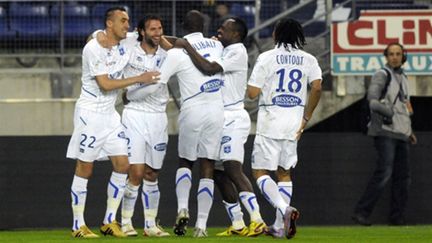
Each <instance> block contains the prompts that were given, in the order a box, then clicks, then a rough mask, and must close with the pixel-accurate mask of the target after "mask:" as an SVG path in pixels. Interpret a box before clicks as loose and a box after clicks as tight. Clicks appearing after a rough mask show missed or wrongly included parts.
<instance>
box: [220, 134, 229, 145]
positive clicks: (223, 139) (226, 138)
mask: <svg viewBox="0 0 432 243" xmlns="http://www.w3.org/2000/svg"><path fill="white" fill-rule="evenodd" d="M229 141H231V137H230V136H223V137H222V141H221V144H224V143H228V142H229Z"/></svg>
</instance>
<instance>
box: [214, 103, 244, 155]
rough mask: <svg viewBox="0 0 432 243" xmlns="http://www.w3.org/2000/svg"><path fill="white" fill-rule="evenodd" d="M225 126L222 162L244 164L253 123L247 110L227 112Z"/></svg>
mask: <svg viewBox="0 0 432 243" xmlns="http://www.w3.org/2000/svg"><path fill="white" fill-rule="evenodd" d="M224 115H225V124H224V127H223V131H222V140H221V150H220V160H222V161H227V160H231V161H232V160H233V161H238V162H240V163H243V160H244V144H245V143H246V141H247V139H248V136H249V130H250V126H251V121H250V118H249V114H248V113H247V111H246V110H244V109H242V110H237V111H225V112H224Z"/></svg>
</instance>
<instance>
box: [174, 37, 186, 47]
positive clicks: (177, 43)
mask: <svg viewBox="0 0 432 243" xmlns="http://www.w3.org/2000/svg"><path fill="white" fill-rule="evenodd" d="M186 44H187V40H186V39H183V38H178V39H177V40H176V41H175V42H174V47H175V48H184V47H185V46H186Z"/></svg>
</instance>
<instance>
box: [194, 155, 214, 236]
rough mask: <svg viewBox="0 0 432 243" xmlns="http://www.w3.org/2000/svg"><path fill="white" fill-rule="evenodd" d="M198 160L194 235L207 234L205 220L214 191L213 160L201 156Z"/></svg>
mask: <svg viewBox="0 0 432 243" xmlns="http://www.w3.org/2000/svg"><path fill="white" fill-rule="evenodd" d="M199 161H200V181H199V184H198V192H197V202H198V216H197V221H196V223H195V231H194V237H206V236H207V220H208V216H209V213H210V209H211V207H212V205H213V193H214V181H213V172H214V163H215V161H214V160H210V159H207V158H201V159H199Z"/></svg>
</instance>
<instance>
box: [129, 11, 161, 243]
mask: <svg viewBox="0 0 432 243" xmlns="http://www.w3.org/2000/svg"><path fill="white" fill-rule="evenodd" d="M137 29H138V30H137V34H138V38H136V36H133V37H132V49H131V56H130V60H129V64H128V65H127V66H126V68H125V70H124V75H125V77H131V76H135V75H137V74H139V73H142V72H148V71H155V70H160V67H161V65H162V63H163V62H164V60H165V58H166V51H165V50H164V49H162V48H161V47H160V46H159V43H160V41H161V37H162V34H163V29H162V21H161V19H160V18H159V17H158V16H154V15H147V16H145V17H144V18H142V19H141V20H140V21H139V23H138V28H137ZM128 39H129V38H128ZM151 86H153V87H151ZM149 88H150V90H151V92H147V94H146V97H143V95H140V93H141V91H144V89H149ZM140 89H142V90H140ZM127 90H128V93H126V96H129V97H130V99H131V102H130V103H127V104H126V105H125V109H124V110H123V116H122V122H123V124H124V125H125V127H126V136H127V138H128V139H129V151H130V155H129V162H130V168H129V179H128V183H127V185H126V189H125V194H124V198H123V201H122V210H121V215H122V221H121V223H122V231H123V232H124V233H125V234H126V235H128V236H137V235H138V233H137V232H136V230H135V229H134V227H133V224H132V219H131V218H132V216H133V213H134V208H135V202H136V198H137V196H138V189H139V186H140V185H141V181H142V183H143V188H142V194H141V198H142V203H143V208H144V218H145V221H144V233H143V234H144V236H156V237H163V236H169V233H167V232H165V231H163V230H162V228H160V227H159V226H158V225H157V224H156V216H157V212H158V208H159V198H160V192H159V186H158V175H159V170H160V169H161V168H162V164H163V159H164V157H165V153H166V147H167V143H168V118H167V115H166V113H165V110H166V104H167V103H168V99H169V94H168V88H167V86H166V85H156V84H153V85H148V86H143V85H141V84H135V85H132V86H129V87H128V88H127Z"/></svg>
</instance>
